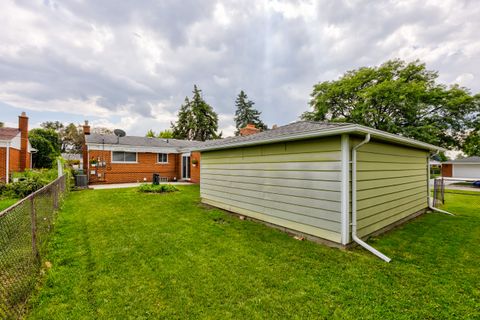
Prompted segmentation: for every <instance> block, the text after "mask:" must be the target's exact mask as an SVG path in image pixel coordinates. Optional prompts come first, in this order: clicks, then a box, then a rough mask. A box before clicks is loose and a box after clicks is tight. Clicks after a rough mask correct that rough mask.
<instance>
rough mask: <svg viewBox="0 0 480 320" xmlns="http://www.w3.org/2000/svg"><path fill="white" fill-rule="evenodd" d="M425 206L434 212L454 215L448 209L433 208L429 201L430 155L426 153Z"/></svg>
mask: <svg viewBox="0 0 480 320" xmlns="http://www.w3.org/2000/svg"><path fill="white" fill-rule="evenodd" d="M439 152H440V151H437V152H436V153H435V154H433V155H436V154H438V153H439ZM427 206H428V209H430V210H432V211H435V212H440V213H444V214H448V215H450V216H454V214H453V213H450V212H448V211H445V210H441V209H438V208H435V207H434V206H433V205H432V202H431V201H430V155H427Z"/></svg>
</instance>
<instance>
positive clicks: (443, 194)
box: [441, 176, 445, 204]
mask: <svg viewBox="0 0 480 320" xmlns="http://www.w3.org/2000/svg"><path fill="white" fill-rule="evenodd" d="M441 182H442V204H445V180H443V176H442V180H441Z"/></svg>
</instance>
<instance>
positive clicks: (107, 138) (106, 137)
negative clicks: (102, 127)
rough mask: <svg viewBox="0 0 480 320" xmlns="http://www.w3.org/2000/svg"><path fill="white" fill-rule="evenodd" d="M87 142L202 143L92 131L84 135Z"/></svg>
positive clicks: (177, 145)
mask: <svg viewBox="0 0 480 320" xmlns="http://www.w3.org/2000/svg"><path fill="white" fill-rule="evenodd" d="M85 138H86V142H87V144H89V143H91V144H102V143H104V144H118V145H124V146H141V147H153V148H163V147H174V148H188V147H194V146H198V145H200V144H202V143H203V142H202V141H189V140H177V139H162V138H147V137H137V136H125V137H121V138H118V137H117V136H115V135H113V134H97V133H92V134H89V135H86V136H85Z"/></svg>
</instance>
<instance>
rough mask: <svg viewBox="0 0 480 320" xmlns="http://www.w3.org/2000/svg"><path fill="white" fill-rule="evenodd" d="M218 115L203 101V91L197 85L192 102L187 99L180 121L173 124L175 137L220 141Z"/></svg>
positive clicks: (181, 109) (179, 114) (180, 113)
mask: <svg viewBox="0 0 480 320" xmlns="http://www.w3.org/2000/svg"><path fill="white" fill-rule="evenodd" d="M217 130H218V115H217V114H216V113H215V111H213V108H212V107H211V106H210V105H209V104H208V103H206V102H205V100H203V97H202V90H200V89H198V87H197V86H196V85H195V86H194V87H193V97H192V99H191V100H189V99H188V97H186V98H185V102H184V104H183V105H182V106H181V107H180V110H179V112H178V119H177V121H176V122H175V123H172V131H173V137H174V138H176V139H187V140H198V141H205V140H210V139H218V138H220V137H221V133H220V134H217Z"/></svg>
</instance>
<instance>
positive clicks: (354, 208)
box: [352, 133, 392, 262]
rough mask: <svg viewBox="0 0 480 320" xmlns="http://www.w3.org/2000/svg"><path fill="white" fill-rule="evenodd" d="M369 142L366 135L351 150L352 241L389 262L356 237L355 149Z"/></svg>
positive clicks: (384, 256) (368, 137) (368, 136)
mask: <svg viewBox="0 0 480 320" xmlns="http://www.w3.org/2000/svg"><path fill="white" fill-rule="evenodd" d="M369 142H370V133H367V135H366V136H365V140H363V141H362V142H360V143H359V144H357V145H356V146H355V147H353V149H352V239H353V241H355V242H356V243H358V244H359V245H361V246H362V247H364V248H365V249H367V250H368V251H370V252H371V253H373V254H374V255H376V256H377V257H379V258H380V259H382V260H383V261H386V262H390V261H391V260H392V259H390V258H389V257H387V256H386V255H384V254H383V253H381V252H380V251H378V250H377V249H375V248H374V247H372V246H371V245H369V244H368V243H366V242H365V241H363V240H362V239H360V238H359V237H358V236H357V149H358V148H360V147H361V146H363V145H365V144H367V143H369Z"/></svg>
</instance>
